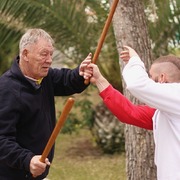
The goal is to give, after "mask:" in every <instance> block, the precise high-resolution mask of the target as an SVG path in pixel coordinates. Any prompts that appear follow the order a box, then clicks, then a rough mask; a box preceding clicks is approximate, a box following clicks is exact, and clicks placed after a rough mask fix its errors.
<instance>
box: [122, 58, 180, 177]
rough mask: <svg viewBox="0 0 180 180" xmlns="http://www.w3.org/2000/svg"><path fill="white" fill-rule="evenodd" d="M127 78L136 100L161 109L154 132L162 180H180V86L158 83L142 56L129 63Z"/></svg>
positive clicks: (157, 112) (154, 121)
mask: <svg viewBox="0 0 180 180" xmlns="http://www.w3.org/2000/svg"><path fill="white" fill-rule="evenodd" d="M123 78H124V80H125V82H126V85H127V89H128V90H129V91H130V92H131V93H132V94H133V95H134V96H135V97H136V98H138V99H139V100H140V101H142V102H144V103H145V104H147V105H149V106H151V107H154V108H156V109H157V110H156V111H155V113H154V116H153V132H154V140H155V164H156V165H157V177H158V180H180V83H162V84H161V83H156V82H154V81H153V80H151V79H150V78H149V77H148V74H147V73H146V70H145V67H144V63H143V62H142V61H141V59H140V58H139V57H138V56H134V57H132V58H131V59H130V60H129V62H128V63H127V65H126V66H125V68H124V70H123Z"/></svg>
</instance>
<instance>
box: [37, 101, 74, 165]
mask: <svg viewBox="0 0 180 180" xmlns="http://www.w3.org/2000/svg"><path fill="white" fill-rule="evenodd" d="M73 104H74V99H73V98H69V99H68V101H67V102H66V104H65V106H64V109H63V111H62V113H61V116H60V117H59V120H58V122H57V123H56V126H55V128H54V130H53V132H52V134H51V136H50V138H49V141H48V143H47V145H46V147H45V149H44V151H43V153H42V156H41V158H40V161H41V162H45V159H46V158H47V156H48V154H49V152H50V150H51V148H52V146H53V145H54V142H55V140H56V137H57V135H58V133H59V131H60V130H61V128H62V126H63V124H64V122H65V120H66V118H67V116H68V114H69V112H70V110H71V108H72V106H73Z"/></svg>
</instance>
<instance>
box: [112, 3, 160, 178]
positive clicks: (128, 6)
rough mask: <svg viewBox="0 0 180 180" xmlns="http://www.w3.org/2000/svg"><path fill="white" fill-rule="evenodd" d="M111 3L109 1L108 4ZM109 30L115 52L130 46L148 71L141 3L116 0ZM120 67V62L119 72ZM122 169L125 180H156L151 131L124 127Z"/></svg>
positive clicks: (145, 31) (149, 61) (147, 44)
mask: <svg viewBox="0 0 180 180" xmlns="http://www.w3.org/2000/svg"><path fill="white" fill-rule="evenodd" d="M112 3H113V0H110V4H111V5H112ZM113 28H114V33H115V37H116V44H117V49H118V52H120V51H122V49H123V45H128V46H131V47H132V48H133V49H135V50H136V52H137V53H138V54H139V56H140V57H141V59H142V60H143V61H144V62H145V65H146V68H147V69H149V67H150V64H151V45H150V40H149V35H148V30H147V25H146V18H145V14H144V5H143V4H142V1H141V0H120V1H119V3H118V6H117V8H116V12H115V14H114V17H113ZM123 66H124V64H123V63H122V61H121V60H120V68H121V71H122V69H123ZM123 89H124V95H125V96H126V97H128V98H129V99H130V100H131V101H132V102H133V103H135V104H137V103H140V102H139V101H138V100H137V99H135V98H134V97H132V96H131V95H130V93H128V92H127V90H126V89H125V83H124V82H123ZM125 140H126V141H125V149H126V169H127V179H128V180H156V179H157V178H156V167H155V165H154V140H153V134H152V131H148V130H144V129H141V128H138V127H134V126H131V125H126V126H125Z"/></svg>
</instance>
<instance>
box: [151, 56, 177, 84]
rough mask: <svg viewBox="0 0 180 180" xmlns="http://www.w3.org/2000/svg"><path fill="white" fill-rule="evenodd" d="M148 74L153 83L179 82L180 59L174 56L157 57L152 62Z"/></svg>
mask: <svg viewBox="0 0 180 180" xmlns="http://www.w3.org/2000/svg"><path fill="white" fill-rule="evenodd" d="M149 74H150V77H151V78H152V79H153V80H154V81H155V82H160V83H173V82H180V58H178V57H176V56H174V55H168V56H161V57H159V58H158V59H156V60H155V61H154V62H153V64H152V66H151V68H150V70H149Z"/></svg>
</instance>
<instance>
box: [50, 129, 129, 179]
mask: <svg viewBox="0 0 180 180" xmlns="http://www.w3.org/2000/svg"><path fill="white" fill-rule="evenodd" d="M47 179H49V180H104V179H107V180H125V179H126V173H125V155H124V154H115V155H107V154H106V155H105V154H103V152H102V151H101V150H100V149H99V148H98V147H97V146H96V144H95V143H94V142H93V138H92V135H91V133H90V131H89V130H85V129H83V130H81V131H80V132H79V133H73V134H72V135H69V134H61V133H60V134H59V135H58V138H57V139H56V148H55V157H54V160H53V163H52V164H51V167H50V173H49V175H48V177H47Z"/></svg>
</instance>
